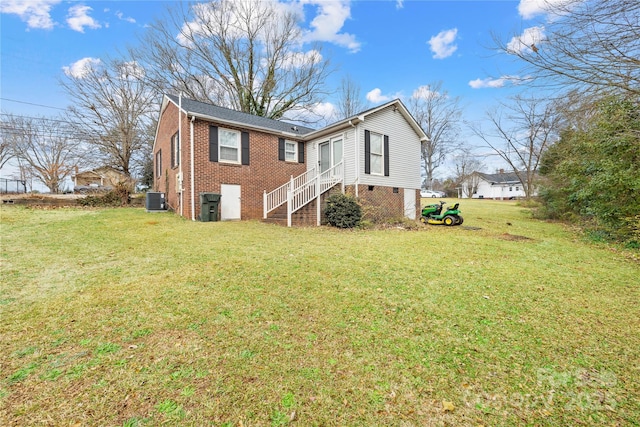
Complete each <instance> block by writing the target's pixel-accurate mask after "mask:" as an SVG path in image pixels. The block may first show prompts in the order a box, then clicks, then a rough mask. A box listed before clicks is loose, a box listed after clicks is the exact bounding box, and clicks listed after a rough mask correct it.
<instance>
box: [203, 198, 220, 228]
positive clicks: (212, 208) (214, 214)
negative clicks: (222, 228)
mask: <svg viewBox="0 0 640 427" xmlns="http://www.w3.org/2000/svg"><path fill="white" fill-rule="evenodd" d="M220 197H221V195H220V194H216V193H200V221H202V222H209V221H219V218H218V211H219V210H220Z"/></svg>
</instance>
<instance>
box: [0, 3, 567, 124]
mask: <svg viewBox="0 0 640 427" xmlns="http://www.w3.org/2000/svg"><path fill="white" fill-rule="evenodd" d="M544 1H545V0H500V1H485V0H467V1H458V0H446V1H431V0H404V1H401V0H389V1H382V0H379V1H348V0H342V1H338V0H336V1H331V0H295V1H294V4H293V5H291V4H290V5H289V6H291V7H297V8H299V9H300V10H303V11H304V16H305V20H304V23H302V24H301V25H302V27H303V29H304V30H305V39H306V40H308V41H310V42H312V41H313V42H321V43H322V44H323V54H324V55H328V56H330V57H331V61H332V64H333V65H334V66H336V68H337V71H336V72H335V73H334V74H333V75H332V76H331V77H330V79H329V81H328V82H327V83H328V86H329V87H330V88H334V89H336V88H337V87H338V85H339V82H340V79H341V78H342V77H343V76H344V75H345V74H349V75H350V76H351V77H352V78H353V79H354V80H355V81H356V82H358V83H359V85H360V87H361V93H362V96H363V97H365V96H366V98H367V100H368V101H369V102H370V105H377V104H380V103H383V102H385V101H387V100H390V99H393V98H398V97H399V98H401V99H405V100H406V99H407V98H409V97H410V96H412V94H413V93H414V91H416V90H417V89H418V88H420V87H422V86H425V85H428V84H429V83H434V82H437V81H442V87H443V89H445V90H447V91H448V92H449V94H450V95H451V96H458V97H460V100H461V106H463V107H464V117H465V118H466V119H467V120H478V119H480V118H481V117H482V116H483V114H484V111H485V110H486V109H487V108H488V107H490V106H491V105H494V104H495V103H496V101H497V100H499V99H501V98H505V97H506V96H508V95H509V94H512V93H514V92H515V91H517V90H518V87H517V79H518V78H522V77H524V76H519V75H518V64H517V63H515V62H514V60H513V59H512V58H510V57H509V55H506V54H498V53H496V52H494V51H492V50H491V49H490V47H491V46H492V43H493V42H492V33H493V34H496V35H498V36H499V37H501V39H502V40H505V41H509V40H510V39H511V37H513V36H514V35H521V37H524V38H525V39H526V41H525V43H526V44H528V42H529V41H530V40H538V39H539V38H540V37H542V36H543V34H544V20H545V15H544V14H543V13H542V4H543V3H544ZM553 1H556V2H560V1H563V0H553ZM171 4H172V2H162V1H153V0H148V1H62V0H2V2H1V3H0V12H1V13H0V19H1V30H0V31H1V39H0V40H1V46H0V50H1V73H2V74H1V86H0V94H1V95H0V98H2V99H0V103H1V104H0V105H1V109H2V112H3V113H14V114H21V115H29V116H33V115H46V116H52V115H56V114H59V113H62V111H61V110H60V109H64V108H65V107H66V106H67V105H68V101H67V99H66V97H65V94H64V92H63V91H62V90H61V89H60V87H59V85H58V80H59V79H60V78H61V77H62V76H63V75H64V72H65V70H67V71H68V72H71V71H72V70H73V69H74V68H73V67H74V64H79V63H81V62H78V61H83V60H84V61H87V60H89V59H87V58H101V57H104V56H106V55H112V56H114V55H117V52H118V51H119V50H120V51H124V50H125V49H126V47H127V46H128V45H135V44H137V36H138V35H141V34H142V33H143V32H144V31H145V27H146V26H147V25H148V24H149V23H150V22H152V21H153V20H154V19H156V18H159V17H161V16H162V15H163V13H164V10H165V7H166V6H167V5H171ZM309 48H310V45H309ZM65 67H66V68H65ZM16 101H18V102H16ZM332 102H335V99H332V98H331V97H328V98H327V99H326V100H325V104H324V105H323V106H322V107H323V108H325V109H327V110H330V109H331V107H332ZM34 104H37V105H34Z"/></svg>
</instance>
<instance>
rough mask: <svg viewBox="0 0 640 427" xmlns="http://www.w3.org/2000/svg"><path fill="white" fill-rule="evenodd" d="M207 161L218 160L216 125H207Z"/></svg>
mask: <svg viewBox="0 0 640 427" xmlns="http://www.w3.org/2000/svg"><path fill="white" fill-rule="evenodd" d="M209 161H210V162H217V161H218V126H209Z"/></svg>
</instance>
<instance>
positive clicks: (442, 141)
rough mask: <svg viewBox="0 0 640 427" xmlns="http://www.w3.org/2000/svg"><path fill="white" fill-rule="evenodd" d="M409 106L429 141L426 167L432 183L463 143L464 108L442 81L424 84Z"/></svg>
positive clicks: (424, 160)
mask: <svg viewBox="0 0 640 427" xmlns="http://www.w3.org/2000/svg"><path fill="white" fill-rule="evenodd" d="M408 107H409V110H410V111H411V114H412V115H413V117H414V118H415V119H416V121H417V122H418V124H420V126H421V127H422V130H424V132H425V133H426V134H427V137H428V138H429V140H428V141H425V142H423V143H422V147H421V153H422V167H423V169H424V171H425V175H426V181H427V183H429V184H428V185H429V187H431V186H432V182H433V174H434V171H435V170H436V169H437V168H438V167H440V166H441V165H442V163H443V162H444V160H445V158H446V157H447V156H448V155H449V154H451V153H452V152H453V151H455V150H456V149H457V148H458V147H459V145H460V144H459V142H458V136H459V133H460V117H461V114H462V109H461V108H460V105H459V99H458V97H450V96H449V94H448V92H447V91H445V90H443V89H442V82H436V83H433V84H429V85H427V86H422V87H420V88H418V89H417V90H416V91H414V93H413V96H412V97H411V98H409V102H408Z"/></svg>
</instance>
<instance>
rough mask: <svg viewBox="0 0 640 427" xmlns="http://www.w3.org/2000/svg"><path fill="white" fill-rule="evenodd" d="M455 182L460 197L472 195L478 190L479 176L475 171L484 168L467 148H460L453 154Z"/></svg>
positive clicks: (480, 161)
mask: <svg viewBox="0 0 640 427" xmlns="http://www.w3.org/2000/svg"><path fill="white" fill-rule="evenodd" d="M454 162H455V163H454V164H455V173H456V175H455V182H456V184H457V186H458V187H459V188H460V190H461V193H462V197H472V196H473V194H474V193H476V192H477V190H478V184H480V177H479V176H478V175H477V172H480V171H481V170H482V169H484V163H483V162H482V160H480V159H479V158H478V157H477V156H475V155H473V153H472V152H471V151H470V150H468V149H460V150H459V151H458V152H457V153H455V155H454Z"/></svg>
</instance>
